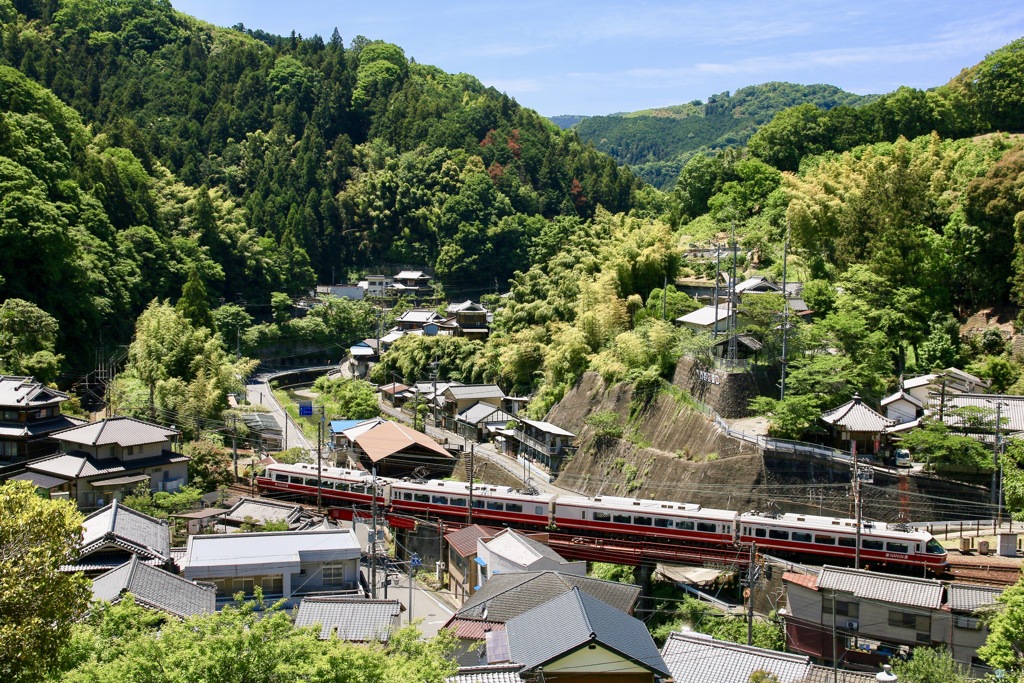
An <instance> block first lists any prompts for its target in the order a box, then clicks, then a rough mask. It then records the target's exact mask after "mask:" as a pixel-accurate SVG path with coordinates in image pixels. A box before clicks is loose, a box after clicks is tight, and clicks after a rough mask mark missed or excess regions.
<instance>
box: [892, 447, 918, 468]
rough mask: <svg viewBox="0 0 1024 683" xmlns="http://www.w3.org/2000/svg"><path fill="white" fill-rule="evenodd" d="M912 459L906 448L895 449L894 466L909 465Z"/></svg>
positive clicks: (912, 461)
mask: <svg viewBox="0 0 1024 683" xmlns="http://www.w3.org/2000/svg"><path fill="white" fill-rule="evenodd" d="M913 463H914V459H913V458H911V457H910V451H908V450H907V449H906V448H897V449H896V467H910V466H911V465H912V464H913Z"/></svg>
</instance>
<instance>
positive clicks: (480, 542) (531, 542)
mask: <svg viewBox="0 0 1024 683" xmlns="http://www.w3.org/2000/svg"><path fill="white" fill-rule="evenodd" d="M476 557H477V559H476V562H477V564H479V565H480V566H481V567H482V568H483V571H482V572H481V575H482V577H481V578H482V579H483V580H486V579H487V578H489V577H493V576H495V575H497V574H508V573H510V572H539V571H547V570H550V571H556V572H560V573H562V574H575V575H576V576H586V575H587V563H586V561H583V560H580V561H574V560H567V559H565V558H564V557H562V556H561V555H559V554H558V553H556V552H555V551H554V550H552V549H551V548H549V547H548V534H543V533H541V534H521V533H519V532H517V531H515V530H513V529H502V530H501V531H499V532H498V533H497V534H495V535H493V536H491V537H485V538H479V539H477V542H476Z"/></svg>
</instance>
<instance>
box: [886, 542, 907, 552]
mask: <svg viewBox="0 0 1024 683" xmlns="http://www.w3.org/2000/svg"><path fill="white" fill-rule="evenodd" d="M885 549H886V550H888V551H889V552H890V553H904V554H906V553H909V552H910V546H909V545H907V544H906V543H893V542H891V541H890V542H888V543H886V544H885Z"/></svg>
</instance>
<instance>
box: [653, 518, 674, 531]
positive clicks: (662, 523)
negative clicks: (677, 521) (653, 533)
mask: <svg viewBox="0 0 1024 683" xmlns="http://www.w3.org/2000/svg"><path fill="white" fill-rule="evenodd" d="M654 526H656V527H658V528H659V529H671V528H672V520H671V519H665V518H664V517H655V518H654Z"/></svg>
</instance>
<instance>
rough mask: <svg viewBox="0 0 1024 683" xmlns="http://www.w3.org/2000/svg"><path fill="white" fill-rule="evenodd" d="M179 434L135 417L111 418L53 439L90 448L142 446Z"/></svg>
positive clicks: (58, 434) (72, 429)
mask: <svg viewBox="0 0 1024 683" xmlns="http://www.w3.org/2000/svg"><path fill="white" fill-rule="evenodd" d="M178 434H179V432H178V431H176V430H174V429H167V428H166V427H161V426H160V425H155V424H153V423H151V422H143V421H142V420H136V419H135V418H134V417H111V418H107V419H106V420H100V421H99V422H91V423H89V424H85V425H82V426H80V427H72V428H71V429H65V430H63V431H60V432H56V433H54V434H53V437H54V438H56V439H60V440H61V441H67V442H70V443H78V444H83V445H88V446H108V445H114V444H116V445H118V446H141V445H144V444H150V443H160V442H161V441H170V440H171V439H172V438H173V437H175V436H177V435H178Z"/></svg>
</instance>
